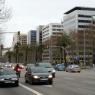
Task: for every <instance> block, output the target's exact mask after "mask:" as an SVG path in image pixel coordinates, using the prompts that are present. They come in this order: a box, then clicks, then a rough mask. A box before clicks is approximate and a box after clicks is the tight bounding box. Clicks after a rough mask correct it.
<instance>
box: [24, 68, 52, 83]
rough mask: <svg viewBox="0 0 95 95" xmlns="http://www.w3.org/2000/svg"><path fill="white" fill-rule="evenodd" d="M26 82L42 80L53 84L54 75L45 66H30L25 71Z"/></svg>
mask: <svg viewBox="0 0 95 95" xmlns="http://www.w3.org/2000/svg"><path fill="white" fill-rule="evenodd" d="M25 82H26V83H31V84H34V83H40V82H46V83H48V84H53V76H52V74H51V73H49V72H48V71H47V69H45V68H43V67H30V68H28V69H27V72H26V73H25Z"/></svg>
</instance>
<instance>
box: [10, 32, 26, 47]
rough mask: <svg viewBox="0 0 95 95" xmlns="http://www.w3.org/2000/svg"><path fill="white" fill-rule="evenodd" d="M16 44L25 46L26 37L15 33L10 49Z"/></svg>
mask: <svg viewBox="0 0 95 95" xmlns="http://www.w3.org/2000/svg"><path fill="white" fill-rule="evenodd" d="M17 42H19V43H20V44H21V45H27V35H26V34H23V33H20V34H18V32H17V33H15V34H14V36H13V42H12V47H14V46H15V44H16V43H17Z"/></svg>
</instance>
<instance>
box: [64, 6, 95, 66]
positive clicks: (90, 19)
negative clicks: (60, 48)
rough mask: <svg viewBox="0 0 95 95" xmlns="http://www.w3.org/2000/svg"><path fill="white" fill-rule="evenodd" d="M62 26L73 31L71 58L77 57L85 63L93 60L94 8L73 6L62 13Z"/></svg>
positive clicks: (94, 36) (94, 35)
mask: <svg viewBox="0 0 95 95" xmlns="http://www.w3.org/2000/svg"><path fill="white" fill-rule="evenodd" d="M64 14H65V16H64V20H63V26H64V30H65V31H67V32H70V33H71V32H73V46H72V49H71V50H69V53H70V55H71V57H72V58H76V59H77V58H78V59H80V61H81V62H82V63H83V64H84V65H85V64H89V63H92V61H93V48H94V44H93V43H94V39H95V32H94V31H92V28H95V27H93V26H94V24H95V8H90V7H75V8H73V9H71V10H69V11H67V12H65V13H64Z"/></svg>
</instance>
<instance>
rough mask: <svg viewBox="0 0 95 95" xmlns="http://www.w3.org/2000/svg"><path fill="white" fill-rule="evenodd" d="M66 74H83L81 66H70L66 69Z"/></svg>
mask: <svg viewBox="0 0 95 95" xmlns="http://www.w3.org/2000/svg"><path fill="white" fill-rule="evenodd" d="M66 72H79V73H80V72H81V68H80V66H79V65H74V64H73V65H68V66H67V68H66Z"/></svg>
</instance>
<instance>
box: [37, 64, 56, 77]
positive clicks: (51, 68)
mask: <svg viewBox="0 0 95 95" xmlns="http://www.w3.org/2000/svg"><path fill="white" fill-rule="evenodd" d="M38 66H40V67H44V68H45V69H47V70H48V72H50V73H52V76H53V78H55V73H56V71H55V69H54V68H53V66H52V65H51V64H50V63H46V62H41V63H38Z"/></svg>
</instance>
